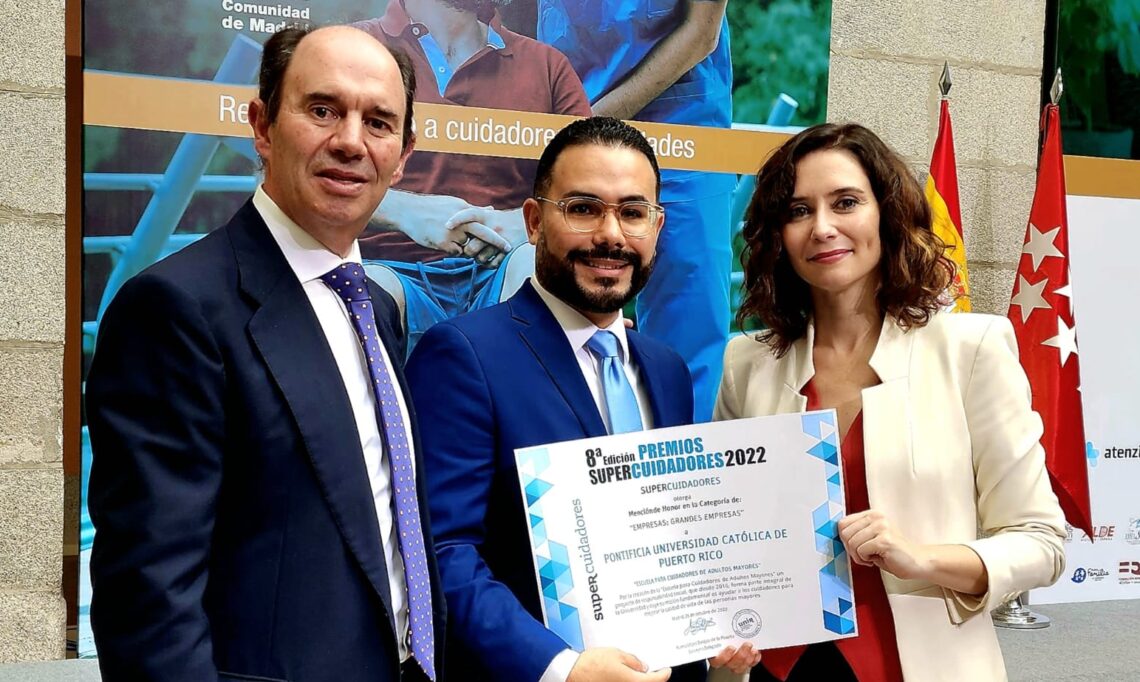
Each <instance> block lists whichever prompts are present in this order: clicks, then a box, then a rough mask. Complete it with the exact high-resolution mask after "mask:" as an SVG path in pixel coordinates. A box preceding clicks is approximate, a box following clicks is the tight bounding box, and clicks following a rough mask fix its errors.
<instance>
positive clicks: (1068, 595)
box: [1030, 162, 1140, 604]
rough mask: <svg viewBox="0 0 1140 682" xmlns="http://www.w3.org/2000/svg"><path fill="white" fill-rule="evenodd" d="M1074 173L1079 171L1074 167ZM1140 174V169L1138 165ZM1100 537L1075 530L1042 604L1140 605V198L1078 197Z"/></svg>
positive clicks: (1072, 226)
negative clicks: (1138, 287) (1139, 279)
mask: <svg viewBox="0 0 1140 682" xmlns="http://www.w3.org/2000/svg"><path fill="white" fill-rule="evenodd" d="M1068 165H1069V166H1070V168H1071V165H1072V164H1068ZM1132 165H1136V164H1135V162H1132ZM1068 214H1069V250H1070V262H1071V267H1072V290H1073V306H1074V308H1075V309H1076V311H1077V343H1078V344H1079V346H1078V348H1079V352H1080V358H1081V396H1082V405H1083V407H1084V413H1085V415H1084V417H1085V438H1086V439H1087V441H1088V443H1087V445H1086V454H1087V457H1088V465H1089V493H1090V497H1091V500H1092V521H1093V536H1094V537H1093V538H1089V537H1088V536H1087V535H1086V534H1085V533H1084V532H1083V531H1080V530H1076V529H1073V528H1071V527H1070V528H1069V529H1068V530H1069V537H1068V538H1067V539H1066V540H1065V556H1066V567H1065V573H1064V575H1063V576H1062V577H1061V579H1060V580H1058V581H1057V583H1056V584H1055V585H1053V586H1052V587H1049V588H1046V589H1040V590H1034V591H1033V592H1032V593H1031V595H1030V598H1031V601H1032V603H1038V604H1052V603H1068V602H1084V601H1100V600H1105V599H1138V598H1140V502H1137V495H1136V484H1137V481H1140V419H1137V415H1140V394H1138V393H1137V387H1138V386H1140V353H1137V350H1136V349H1137V339H1140V299H1137V298H1136V296H1135V295H1134V294H1129V293H1128V292H1129V291H1133V290H1134V289H1135V286H1134V285H1133V284H1130V282H1134V280H1133V279H1132V277H1133V275H1134V274H1135V271H1136V263H1135V259H1134V258H1133V257H1132V255H1133V254H1132V250H1131V249H1130V248H1129V246H1128V245H1129V244H1131V243H1133V242H1134V241H1135V239H1136V235H1140V199H1127V198H1118V197H1092V196H1073V195H1069V197H1068Z"/></svg>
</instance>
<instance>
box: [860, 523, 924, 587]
mask: <svg viewBox="0 0 1140 682" xmlns="http://www.w3.org/2000/svg"><path fill="white" fill-rule="evenodd" d="M839 538H840V539H841V540H843V546H844V547H846V548H847V553H848V554H850V555H851V560H852V561H854V562H855V563H857V564H859V565H860V566H876V567H878V568H880V569H882V570H884V571H886V572H888V573H890V574H891V575H893V576H895V577H896V578H902V579H903V580H922V579H929V574H930V570H929V569H930V567H929V557H928V555H927V552H925V547H924V546H922V545H915V544H913V543H911V542H910V541H909V540H907V539H906V538H905V537H903V535H902V533H900V532H899V531H898V529H896V528H895V527H894V526H893V525H892V524H891V522H890V520H889V519H888V518H887V517H886V516H885V515H883V513H882V512H879V511H876V510H874V509H868V510H867V511H862V512H859V513H858V514H851V515H850V516H845V517H844V518H842V519H840V521H839Z"/></svg>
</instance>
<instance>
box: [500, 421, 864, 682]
mask: <svg viewBox="0 0 1140 682" xmlns="http://www.w3.org/2000/svg"><path fill="white" fill-rule="evenodd" d="M516 458H517V460H518V471H519V477H520V479H521V483H522V489H523V495H524V504H525V505H526V507H527V513H528V523H529V527H530V530H531V546H532V549H533V553H534V556H535V570H536V571H537V573H538V579H539V585H540V589H541V590H542V602H543V609H544V615H545V619H546V624H547V627H549V628H550V629H551V630H553V631H554V632H556V633H558V634H559V636H561V637H562V638H563V639H565V640H566V642H567V643H568V644H570V646H572V647H573V648H575V649H577V650H579V651H581V650H583V649H584V648H587V647H596V646H612V647H618V648H620V649H622V650H624V651H628V652H630V653H633V654H634V655H636V656H638V657H639V658H640V659H641V660H642V661H644V662H645V663H646V664H647V665H649V667H650V669H655V668H660V667H665V666H671V665H677V664H681V663H686V662H689V661H693V660H697V659H701V658H706V657H708V656H711V655H713V654H715V653H717V652H719V651H720V650H721V649H722V648H723V647H724V645H725V644H728V643H732V642H740V641H749V642H751V643H752V644H753V645H754V646H756V647H757V648H772V647H780V646H788V645H792V644H802V643H806V642H815V641H823V640H828V639H835V638H838V637H842V636H846V635H852V634H855V620H854V618H855V615H854V608H853V601H852V595H851V587H850V574H849V569H848V564H847V555H846V553H845V552H844V549H843V544H842V542H840V540H839V538H838V534H837V529H836V523H837V522H838V520H839V519H840V518H842V517H843V515H844V504H843V488H842V478H841V467H840V466H839V461H840V460H839V447H838V434H837V431H836V428H835V414H834V412H832V411H826V412H809V413H804V414H788V415H777V416H772V417H758V418H753V419H742V420H737V421H731V422H717V423H711V424H700V425H695V426H685V427H675V428H668V429H657V430H654V431H643V432H635V433H626V434H620V435H615V436H608V437H604V438H594V439H587V440H579V441H571V442H567V443H558V444H553V445H546V446H540V447H534V448H527V449H524V450H519V451H518V452H517V453H516Z"/></svg>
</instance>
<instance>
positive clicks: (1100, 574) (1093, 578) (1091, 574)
mask: <svg viewBox="0 0 1140 682" xmlns="http://www.w3.org/2000/svg"><path fill="white" fill-rule="evenodd" d="M1110 575H1112V574H1111V573H1109V571H1108V570H1107V569H1104V568H1091V567H1088V568H1084V567H1078V568H1077V569H1076V570H1074V571H1073V577H1072V578H1070V580H1072V581H1073V582H1074V583H1076V584H1078V585H1080V584H1081V583H1083V582H1085V581H1088V582H1090V583H1099V582H1100V581H1102V580H1105V579H1106V578H1108V576H1110Z"/></svg>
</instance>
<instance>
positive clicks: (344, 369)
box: [253, 187, 414, 661]
mask: <svg viewBox="0 0 1140 682" xmlns="http://www.w3.org/2000/svg"><path fill="white" fill-rule="evenodd" d="M253 206H254V208H256V209H257V212H258V213H260V214H261V218H262V220H264V221H265V224H266V226H267V227H268V228H269V233H270V234H271V235H273V240H274V241H275V242H277V246H278V247H280V249H281V253H282V254H284V256H285V260H286V261H287V262H288V263H289V267H290V268H291V269H292V270H293V273H294V274H295V275H296V276H297V279H298V281H300V283H301V287H302V288H303V289H304V290H305V295H306V296H307V297H308V299H309V303H310V305H312V306H313V312H314V313H316V315H317V320H318V321H319V322H320V325H321V330H322V331H323V332H324V335H325V338H326V339H327V340H328V343H329V348H330V349H331V350H332V354H333V358H334V359H335V360H336V366H337V369H338V370H340V376H341V379H342V380H343V381H344V388H345V391H346V392H347V393H348V400H349V403H350V404H351V405H352V414H353V417H354V418H355V419H356V430H357V432H358V433H359V435H360V447H361V449H362V450H363V451H364V464H365V467H366V468H367V470H368V483H369V485H370V486H371V487H372V500H373V503H374V504H375V507H376V520H377V522H378V523H379V526H380V539H381V541H382V542H383V544H384V547H383V550H384V561H385V562H386V563H387V565H388V589H389V592H390V593H391V596H392V611H393V617H394V618H395V621H396V632H397V633H401V635H400V636H398V637H397V638H396V639H397V641H398V644H399V654H400V660H401V661H402V660H404V659H406V658H407V657H408V647H407V637H406V634H407V632H408V591H407V586H406V585H405V583H404V561H403V558H402V557H401V556H400V552H399V551H398V545H397V542H398V540H397V537H396V524H395V523H394V519H393V518H392V484H391V478H392V476H391V472H390V470H389V468H388V454H387V453H386V452H385V451H384V441H383V439H382V438H381V437H380V425H379V422H378V420H377V414H378V413H377V411H376V395H375V394H374V393H373V391H372V384H371V381H370V380H369V376H368V362H367V360H366V359H365V358H364V350H363V349H362V348H361V346H360V341H359V339H358V338H357V335H356V329H355V328H354V327H353V325H352V321H351V320H350V319H349V317H348V309H347V308H345V305H344V302H343V301H342V300H341V299H340V297H339V296H337V295H336V293H334V292H333V290H332V288H331V287H329V286H328V285H327V284H325V283H324V281H323V280H322V279H321V275H324V274H325V273H327V272H329V271H330V270H332V269H333V268H335V267H337V266H339V265H341V264H343V263H356V264H360V247H359V245H358V244H357V243H356V242H355V241H354V242H353V243H352V251H351V252H350V253H349V254H348V257H346V258H341V257H340V256H338V255H337V254H335V253H333V252H332V251H329V250H328V249H327V248H325V247H324V245H322V244H321V243H320V242H318V241H317V240H316V239H315V238H314V237H313V236H312V235H310V234H309V233H308V232H305V231H304V230H303V229H301V227H300V226H298V225H297V224H296V223H295V222H293V221H292V220H291V219H290V218H289V217H288V216H286V215H285V213H284V212H282V211H281V209H280V208H279V207H278V206H277V204H276V203H274V201H273V199H271V198H270V197H269V195H268V194H266V193H265V190H263V189H262V188H261V187H258V188H257V191H256V192H255V193H254V195H253ZM380 352H381V354H382V355H383V356H384V366H385V367H386V368H387V370H388V375H389V379H390V380H391V382H392V385H393V386H399V383H398V382H397V380H396V376H395V374H393V372H392V362H391V358H390V357H389V355H388V349H387V348H385V347H384V344H380ZM396 400H397V401H398V402H399V405H400V411H401V412H402V413H403V414H404V429H405V431H407V439H408V442H409V443H412V442H413V441H412V434H411V431H410V429H411V426H410V424H411V421H410V420H409V419H408V418H407V415H408V406H407V405H405V404H404V396H403V394H402V392H401V391H398V390H397V391H396ZM413 459H414V458H413Z"/></svg>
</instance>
